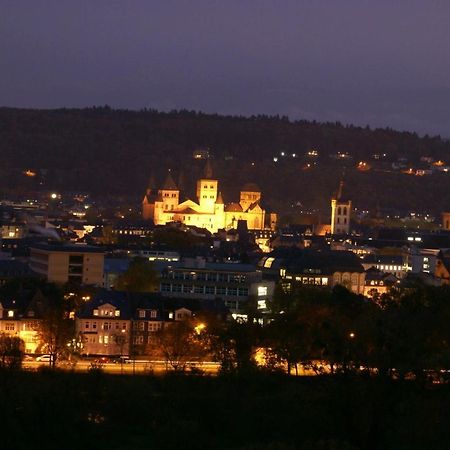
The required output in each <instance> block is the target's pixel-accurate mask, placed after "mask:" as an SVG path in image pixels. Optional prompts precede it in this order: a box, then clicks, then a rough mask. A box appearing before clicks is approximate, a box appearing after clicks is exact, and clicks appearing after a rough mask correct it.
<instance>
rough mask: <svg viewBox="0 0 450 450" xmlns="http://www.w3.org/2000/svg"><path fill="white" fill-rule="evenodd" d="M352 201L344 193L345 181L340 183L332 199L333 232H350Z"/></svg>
mask: <svg viewBox="0 0 450 450" xmlns="http://www.w3.org/2000/svg"><path fill="white" fill-rule="evenodd" d="M351 212H352V201H351V200H350V199H348V197H346V196H345V195H344V182H343V181H341V182H340V183H339V189H338V191H337V193H336V195H334V196H333V198H332V199H331V234H337V235H339V234H349V233H350V215H351Z"/></svg>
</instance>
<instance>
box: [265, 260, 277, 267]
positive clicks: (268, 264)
mask: <svg viewBox="0 0 450 450" xmlns="http://www.w3.org/2000/svg"><path fill="white" fill-rule="evenodd" d="M274 261H275V258H267V259H266V260H265V261H264V267H265V268H266V269H270V268H271V267H272V263H273V262H274Z"/></svg>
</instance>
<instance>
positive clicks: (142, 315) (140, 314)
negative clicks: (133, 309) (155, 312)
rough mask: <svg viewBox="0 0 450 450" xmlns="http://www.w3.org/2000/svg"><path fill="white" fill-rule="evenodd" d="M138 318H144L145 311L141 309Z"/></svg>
mask: <svg viewBox="0 0 450 450" xmlns="http://www.w3.org/2000/svg"><path fill="white" fill-rule="evenodd" d="M139 317H141V318H143V317H145V310H143V309H141V310H140V311H139Z"/></svg>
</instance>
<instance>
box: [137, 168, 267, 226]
mask: <svg viewBox="0 0 450 450" xmlns="http://www.w3.org/2000/svg"><path fill="white" fill-rule="evenodd" d="M218 187H219V181H218V180H217V179H215V178H214V177H213V176H212V169H211V165H210V164H209V161H208V163H207V165H206V169H205V173H204V177H203V178H201V179H199V180H198V181H197V198H196V201H194V200H191V199H187V200H185V201H183V202H181V203H180V190H179V189H178V186H177V185H176V183H175V181H174V179H173V177H172V174H171V173H170V172H169V173H168V175H167V178H166V181H165V183H164V185H163V187H162V188H161V189H157V190H156V189H154V188H153V187H152V186H149V187H148V188H147V192H146V194H145V196H144V199H143V201H142V216H143V218H144V219H145V220H153V222H154V224H155V225H165V224H167V223H169V222H180V223H183V224H185V225H191V226H196V227H199V228H205V229H207V230H209V231H210V232H212V233H215V232H217V231H218V230H220V229H225V230H228V229H231V228H237V225H238V222H239V221H246V222H247V228H248V229H249V230H264V229H267V228H271V229H274V228H275V225H276V214H273V213H271V214H268V213H266V211H265V209H263V208H262V206H261V190H260V189H259V188H258V186H257V185H256V184H254V183H247V184H246V185H245V186H244V187H243V188H242V189H241V192H240V199H239V203H229V204H227V205H225V203H224V201H223V198H222V194H221V192H220V191H219V190H218ZM266 225H267V226H266Z"/></svg>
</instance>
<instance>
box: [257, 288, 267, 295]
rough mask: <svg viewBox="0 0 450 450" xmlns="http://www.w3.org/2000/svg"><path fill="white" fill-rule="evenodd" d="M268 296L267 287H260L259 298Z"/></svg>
mask: <svg viewBox="0 0 450 450" xmlns="http://www.w3.org/2000/svg"><path fill="white" fill-rule="evenodd" d="M266 295H267V286H258V297H264V296H266Z"/></svg>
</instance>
